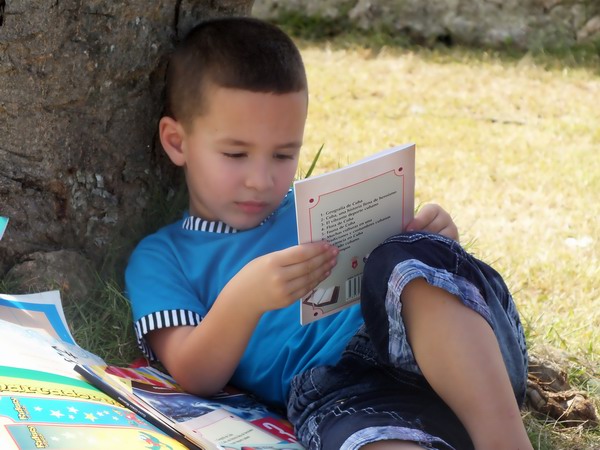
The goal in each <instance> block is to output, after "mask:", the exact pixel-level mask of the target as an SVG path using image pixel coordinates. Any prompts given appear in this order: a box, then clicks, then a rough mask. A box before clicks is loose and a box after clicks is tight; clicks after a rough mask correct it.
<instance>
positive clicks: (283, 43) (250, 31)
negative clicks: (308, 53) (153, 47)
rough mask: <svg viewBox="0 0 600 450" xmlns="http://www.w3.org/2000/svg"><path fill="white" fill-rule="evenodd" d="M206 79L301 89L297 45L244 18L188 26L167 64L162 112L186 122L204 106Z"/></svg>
mask: <svg viewBox="0 0 600 450" xmlns="http://www.w3.org/2000/svg"><path fill="white" fill-rule="evenodd" d="M211 85H214V86H219V87H224V88H230V89H240V90H246V91H251V92H263V93H273V94H287V93H290V92H301V91H306V90H307V83H306V73H305V71H304V64H303V62H302V57H301V56H300V52H299V51H298V48H297V47H296V45H295V44H294V43H293V41H292V40H291V39H290V38H289V36H287V35H286V34H285V33H284V32H283V31H281V30H280V29H279V28H277V27H276V26H274V25H271V24H269V23H266V22H263V21H260V20H257V19H252V18H247V17H245V18H244V17H237V18H224V19H215V20H210V21H207V22H203V23H201V24H200V25H198V26H196V27H195V28H193V29H192V30H191V31H190V32H189V34H188V35H187V36H186V37H185V39H184V40H183V41H182V42H181V44H180V45H179V46H178V47H177V48H176V50H175V51H174V53H173V55H172V56H171V60H170V62H169V67H168V70H167V81H166V98H165V101H166V105H165V106H166V115H167V116H170V117H172V118H173V119H175V120H177V121H179V122H180V123H182V124H183V125H184V126H185V127H186V128H188V127H189V126H190V125H191V123H192V121H193V119H194V118H195V117H196V116H198V115H201V114H203V113H204V112H205V111H206V109H207V107H208V104H207V103H208V99H207V88H209V87H210V86H211Z"/></svg>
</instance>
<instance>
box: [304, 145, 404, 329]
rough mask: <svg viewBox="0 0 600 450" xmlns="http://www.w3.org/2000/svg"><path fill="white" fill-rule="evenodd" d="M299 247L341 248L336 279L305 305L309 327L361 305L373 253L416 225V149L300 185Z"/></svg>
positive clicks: (385, 154)
mask: <svg viewBox="0 0 600 450" xmlns="http://www.w3.org/2000/svg"><path fill="white" fill-rule="evenodd" d="M294 191H295V197H296V217H297V221H298V242H299V243H301V244H304V243H307V242H317V241H322V240H325V241H327V242H329V243H331V244H333V245H335V246H336V247H338V248H339V250H340V253H339V255H338V259H337V265H336V266H335V267H334V268H333V270H332V272H331V275H330V276H329V277H328V278H327V279H326V280H324V281H323V282H321V284H319V285H318V286H317V287H316V288H315V289H314V290H313V292H311V293H310V294H308V295H306V296H305V297H304V298H302V299H301V302H300V304H301V306H300V322H301V323H302V324H307V323H309V322H313V321H315V320H318V319H320V318H322V317H325V316H328V315H331V314H334V313H336V312H338V311H340V310H341V309H344V308H347V307H348V306H350V305H353V304H355V303H356V302H358V301H359V300H360V291H361V281H362V273H363V268H364V265H365V261H366V260H367V257H368V256H369V253H370V252H371V251H373V249H375V247H377V245H378V244H380V243H381V242H383V241H384V240H385V239H386V238H388V237H390V236H392V235H394V234H397V233H400V232H401V231H402V230H404V228H405V227H406V225H407V224H408V223H409V222H410V221H411V220H412V218H413V215H414V203H415V202H414V197H415V194H414V192H415V145H414V144H405V145H401V146H397V147H393V148H390V149H387V150H383V151H381V152H379V153H376V154H374V155H372V156H370V157H368V158H365V159H362V160H360V161H358V162H356V163H354V164H351V165H349V166H346V167H342V168H340V169H337V170H334V171H332V172H328V173H325V174H322V175H318V176H314V177H310V178H305V179H303V180H298V181H295V182H294Z"/></svg>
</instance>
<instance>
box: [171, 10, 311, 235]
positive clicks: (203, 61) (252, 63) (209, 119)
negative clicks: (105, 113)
mask: <svg viewBox="0 0 600 450" xmlns="http://www.w3.org/2000/svg"><path fill="white" fill-rule="evenodd" d="M166 90H167V91H166V95H167V114H166V115H165V116H164V117H163V118H162V119H161V121H160V125H159V133H160V139H161V143H162V145H163V147H164V149H165V151H166V152H167V154H168V155H169V158H170V159H171V161H173V163H175V164H176V165H178V166H181V167H183V168H184V170H185V174H186V182H187V186H188V191H189V195H190V214H192V215H195V216H199V217H201V218H203V219H205V220H214V221H217V220H218V221H222V222H225V223H226V224H228V225H230V226H231V227H233V228H236V229H239V230H243V229H248V228H253V227H255V226H257V225H259V224H260V223H261V222H262V221H263V220H264V219H265V218H266V217H268V216H269V215H270V214H271V213H272V212H273V211H274V210H275V209H276V208H277V207H278V206H279V204H280V203H281V200H282V198H283V197H284V196H285V194H286V192H287V191H288V189H289V187H290V185H291V183H292V181H293V179H294V175H295V173H296V168H297V165H298V157H299V152H300V147H301V146H302V139H303V134H304V123H305V121H306V113H307V106H308V92H307V83H306V74H305V71H304V65H303V63H302V58H301V56H300V52H299V51H298V49H297V48H296V46H295V45H294V43H293V42H292V40H291V39H290V38H289V37H288V36H287V35H286V34H285V33H283V32H282V31H281V30H279V29H278V28H277V27H275V26H273V25H270V24H267V23H265V22H261V21H259V20H256V19H249V18H229V19H218V20H214V21H209V22H205V23H202V24H201V25H199V26H198V27H196V28H194V29H193V30H192V31H191V32H190V34H189V35H188V36H187V37H186V38H185V39H184V41H183V42H182V44H181V45H180V46H179V47H178V48H177V50H176V51H175V52H174V54H173V57H172V60H171V62H170V63H169V68H168V72H167V88H166Z"/></svg>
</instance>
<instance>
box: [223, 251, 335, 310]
mask: <svg viewBox="0 0 600 450" xmlns="http://www.w3.org/2000/svg"><path fill="white" fill-rule="evenodd" d="M338 253H339V250H338V249H337V248H336V247H334V246H332V245H330V244H328V243H326V242H314V243H310V244H302V245H296V246H294V247H289V248H286V249H284V250H280V251H277V252H273V253H269V254H266V255H263V256H260V257H258V258H256V259H254V260H252V261H250V262H249V263H248V264H246V266H244V268H242V270H240V271H239V272H238V273H237V275H235V277H233V278H232V279H231V280H230V281H229V283H228V284H227V285H226V286H225V288H224V289H223V291H226V290H232V289H233V290H236V291H239V292H240V293H241V294H243V295H240V296H239V297H238V296H235V298H239V299H242V301H243V305H240V307H242V308H244V307H251V308H252V309H253V310H254V311H255V312H258V313H261V314H262V313H264V312H267V311H270V310H273V309H279V308H284V307H286V306H289V305H290V304H292V303H293V302H294V301H296V300H298V299H299V298H301V297H303V296H304V295H306V294H308V293H309V292H310V291H311V290H312V289H314V288H315V287H316V286H317V285H318V284H319V283H320V282H321V281H323V280H324V279H325V278H327V276H328V275H329V274H330V273H331V269H332V268H333V267H334V266H335V264H336V259H337V255H338Z"/></svg>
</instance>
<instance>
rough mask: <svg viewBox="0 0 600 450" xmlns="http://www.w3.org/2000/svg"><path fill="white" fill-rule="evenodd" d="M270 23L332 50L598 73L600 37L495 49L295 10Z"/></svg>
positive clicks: (308, 42) (298, 40)
mask: <svg viewBox="0 0 600 450" xmlns="http://www.w3.org/2000/svg"><path fill="white" fill-rule="evenodd" d="M271 22H272V23H274V24H276V25H278V26H279V27H281V28H282V29H283V30H284V31H286V32H287V33H288V34H289V35H290V36H292V37H293V38H294V39H295V40H296V41H297V42H299V43H300V44H317V45H324V44H327V45H329V46H331V47H332V48H334V49H351V48H357V47H358V48H367V49H370V50H371V51H372V52H373V54H374V55H377V54H378V53H380V52H381V51H383V50H384V49H385V50H386V51H389V50H392V51H399V52H402V51H410V52H413V53H417V54H418V55H419V56H421V57H423V58H425V59H431V60H434V61H437V62H444V61H456V60H461V61H465V62H468V61H487V60H497V61H501V62H503V63H506V64H517V63H518V62H520V61H521V60H523V58H528V59H530V60H531V62H532V63H534V64H536V65H538V66H541V67H545V68H547V69H553V70H560V69H575V68H581V69H587V70H591V71H593V72H595V73H596V74H599V75H600V40H597V41H595V42H593V43H590V44H586V45H577V46H569V47H567V46H563V47H561V46H556V47H553V48H539V49H536V50H524V49H520V48H518V47H517V46H516V45H513V44H511V43H506V44H505V45H503V46H501V47H498V48H489V47H475V46H472V45H465V44H464V43H461V42H456V41H455V38H454V37H453V36H452V35H451V34H445V35H440V36H437V37H435V38H432V39H430V40H425V39H423V38H422V37H420V36H416V35H414V34H411V33H410V32H408V31H407V32H401V31H398V30H392V29H389V28H385V27H378V28H374V29H369V30H365V29H362V28H360V27H358V26H356V25H355V24H353V23H351V22H350V21H349V20H347V19H328V18H319V17H306V16H303V15H300V14H296V13H288V14H285V15H282V16H281V17H279V18H278V19H276V20H272V21H271Z"/></svg>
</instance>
